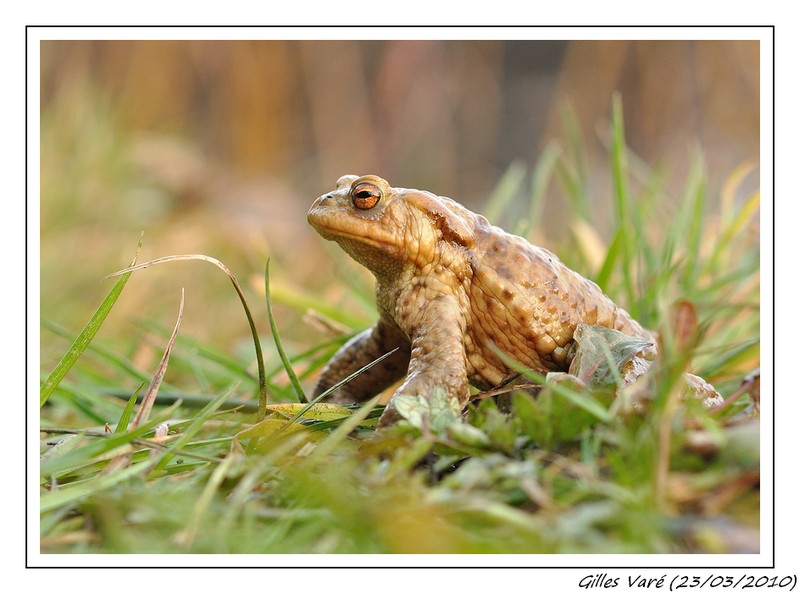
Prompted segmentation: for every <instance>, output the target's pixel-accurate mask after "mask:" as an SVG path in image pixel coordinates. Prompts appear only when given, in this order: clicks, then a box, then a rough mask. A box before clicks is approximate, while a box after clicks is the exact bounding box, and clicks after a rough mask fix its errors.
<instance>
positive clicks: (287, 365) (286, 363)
mask: <svg viewBox="0 0 800 594" xmlns="http://www.w3.org/2000/svg"><path fill="white" fill-rule="evenodd" d="M264 289H265V291H266V300H267V314H268V316H269V327H270V330H272V339H273V340H274V341H275V348H276V349H277V350H278V356H279V357H280V359H281V362H282V363H283V368H284V369H285V370H286V374H287V375H288V376H289V381H290V382H291V384H292V388H294V393H295V395H296V396H297V401H298V402H308V398H306V393H305V392H304V391H303V386H301V385H300V380H299V379H297V374H296V373H295V372H294V368H293V367H292V362H291V361H290V360H289V357H288V356H287V355H286V351H285V350H284V349H283V343H282V342H281V337H280V334H279V333H278V324H277V323H276V322H275V316H274V315H273V313H272V299H271V297H270V294H269V260H267V265H266V266H265V267H264ZM266 406H267V403H266V401H264V407H265V408H264V412H263V414H261V408H262V407H261V403H259V417H258V420H259V421H260V420H262V419H263V418H264V417H265V416H266Z"/></svg>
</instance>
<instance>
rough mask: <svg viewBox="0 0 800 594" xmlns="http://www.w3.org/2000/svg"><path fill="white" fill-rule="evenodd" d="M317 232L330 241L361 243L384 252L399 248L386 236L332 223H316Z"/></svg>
mask: <svg viewBox="0 0 800 594" xmlns="http://www.w3.org/2000/svg"><path fill="white" fill-rule="evenodd" d="M314 228H315V229H316V231H317V233H319V235H320V236H321V237H322V238H323V239H327V240H328V241H335V242H337V243H342V242H345V243H352V242H356V243H360V244H363V245H367V246H369V247H373V248H375V249H378V250H380V251H382V252H393V251H395V250H396V249H397V245H396V244H395V243H394V242H393V241H389V240H387V239H386V238H384V237H374V236H370V235H364V234H359V233H353V232H352V231H347V230H346V229H341V228H338V227H335V226H332V225H324V226H323V225H314Z"/></svg>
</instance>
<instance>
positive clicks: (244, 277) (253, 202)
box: [40, 40, 760, 371]
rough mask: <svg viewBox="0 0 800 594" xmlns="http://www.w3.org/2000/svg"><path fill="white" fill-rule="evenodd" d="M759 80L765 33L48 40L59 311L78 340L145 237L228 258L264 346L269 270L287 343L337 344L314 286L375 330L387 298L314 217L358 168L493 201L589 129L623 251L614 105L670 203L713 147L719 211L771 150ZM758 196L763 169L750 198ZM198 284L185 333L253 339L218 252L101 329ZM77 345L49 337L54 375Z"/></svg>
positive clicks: (109, 333) (54, 282)
mask: <svg viewBox="0 0 800 594" xmlns="http://www.w3.org/2000/svg"><path fill="white" fill-rule="evenodd" d="M759 80H760V72H759V42H758V41H435V40H431V41H424V40H423V41H158V40H152V41H69V40H64V41H42V42H41V124H42V125H41V263H40V272H41V312H42V317H43V318H44V319H47V320H51V321H54V322H56V323H57V324H59V325H62V326H64V327H66V328H67V329H68V330H69V331H71V332H73V336H74V334H76V333H77V332H78V331H79V330H80V329H81V328H82V326H83V325H84V324H85V323H86V321H87V320H88V319H89V317H90V316H91V314H92V313H93V312H94V309H95V308H96V307H97V306H98V305H99V303H100V301H101V300H102V298H103V297H104V295H105V294H106V293H107V292H108V290H110V288H111V286H112V281H105V282H103V283H101V282H100V281H101V279H102V277H103V276H105V275H106V274H108V273H111V272H114V271H116V270H119V269H121V268H124V267H125V266H127V265H128V263H129V262H130V261H131V259H132V257H133V255H134V253H135V251H136V244H137V241H138V240H139V236H140V234H141V233H142V232H144V247H143V249H142V254H141V255H140V257H139V261H140V262H141V261H145V260H148V259H152V258H156V257H160V256H165V255H170V254H183V253H204V254H206V255H209V256H213V257H216V258H218V259H220V260H222V261H223V262H224V263H225V264H226V265H227V266H228V267H229V268H230V269H231V270H232V271H233V272H234V274H236V275H237V277H238V278H239V280H240V282H241V283H242V284H243V285H246V287H247V290H248V292H249V300H250V302H251V307H252V308H253V310H254V313H255V315H256V319H257V323H258V324H259V327H260V328H261V329H262V331H263V332H264V333H265V334H266V333H267V328H268V324H267V321H266V316H265V313H264V311H263V310H264V307H263V300H262V299H263V298H262V297H261V295H260V293H259V289H258V287H259V284H260V285H261V287H262V292H263V270H264V264H265V262H266V260H267V258H269V259H270V269H271V272H272V281H273V284H274V290H275V291H276V295H277V297H278V299H277V301H278V305H277V306H278V308H279V310H280V314H281V317H280V320H281V324H282V325H284V324H285V325H286V326H290V325H291V326H292V327H293V329H292V330H287V338H286V340H288V342H289V346H290V348H293V349H295V348H301V344H302V343H303V341H305V340H307V341H308V342H309V343H310V344H313V343H314V342H315V341H317V342H318V341H319V336H318V334H315V332H316V330H315V329H314V328H312V327H310V326H309V325H308V324H302V323H300V322H301V319H302V315H303V312H302V307H284V308H283V309H281V304H285V303H286V302H289V301H291V302H292V303H294V304H297V303H299V302H301V301H298V299H299V298H300V297H301V296H303V295H320V294H322V295H323V297H322V298H323V299H324V300H325V301H327V302H329V303H332V304H337V305H338V306H339V307H341V308H343V309H345V310H347V311H348V312H349V313H351V314H352V317H353V318H354V319H355V320H356V321H360V320H363V321H364V323H365V324H366V323H369V321H370V316H371V313H370V311H369V305H368V303H367V300H359V299H354V298H352V297H348V296H347V294H348V293H350V292H351V291H349V290H348V289H346V288H343V285H342V283H335V284H333V283H331V281H332V280H333V279H334V277H335V276H337V275H342V274H346V275H353V276H355V277H356V280H355V281H353V282H355V283H364V284H365V285H368V284H369V282H370V281H369V276H368V274H366V273H365V272H364V271H361V270H359V269H357V268H356V267H355V266H353V267H352V268H350V267H349V266H350V265H349V264H346V263H344V260H343V259H340V258H338V257H337V256H336V255H334V250H335V247H334V248H332V247H331V246H326V245H323V242H322V240H320V239H319V238H317V237H316V236H315V234H314V232H313V231H312V230H311V229H310V228H309V227H308V225H307V224H306V220H305V213H306V211H307V210H308V207H309V206H310V204H311V202H312V201H313V200H314V198H316V197H317V196H319V195H320V194H322V193H324V192H326V191H328V190H330V189H333V188H334V187H335V182H336V180H337V178H338V177H339V176H341V175H343V174H346V173H354V174H366V173H374V174H377V175H380V176H381V177H384V178H385V179H387V180H388V181H389V182H390V183H391V184H392V185H395V186H400V187H416V188H421V189H426V190H430V191H432V192H434V193H436V194H440V195H445V196H450V197H452V198H455V199H456V200H459V201H460V202H462V203H464V204H465V205H467V206H468V207H470V208H472V209H473V210H478V211H480V210H481V208H482V206H484V205H485V204H486V202H487V200H488V198H489V196H490V195H491V193H492V191H493V189H494V188H495V187H496V186H497V184H498V183H499V181H500V180H501V179H502V178H503V176H504V174H506V173H507V172H509V171H513V172H516V173H515V175H518V176H527V178H528V179H529V178H530V175H531V172H532V171H533V169H534V167H535V166H536V164H537V161H538V159H539V156H540V155H541V154H542V152H543V151H544V150H545V148H546V147H559V146H562V144H563V143H564V142H565V140H564V139H565V137H566V136H569V133H570V131H571V133H572V134H573V137H574V135H575V134H578V135H579V136H580V137H581V138H582V147H583V154H584V157H585V166H586V171H587V172H588V176H589V179H590V184H589V188H590V192H591V195H592V199H593V202H592V204H593V205H594V209H593V213H592V215H593V217H594V218H595V219H596V220H597V222H598V229H599V230H600V234H601V239H607V237H605V238H603V237H602V234H603V230H604V222H605V221H607V220H608V211H609V209H610V206H609V205H610V204H611V202H610V200H611V192H612V186H611V181H610V168H609V164H608V146H609V120H610V108H611V100H612V94H613V93H615V92H619V93H620V95H621V98H622V104H623V107H624V115H625V126H626V135H627V142H628V145H629V146H630V148H631V150H632V151H633V153H634V154H635V155H636V156H637V158H639V159H641V161H642V162H643V163H646V164H648V165H649V166H650V167H654V168H656V169H657V170H658V171H659V175H660V179H661V180H662V183H663V186H664V187H665V188H666V189H667V190H668V193H671V194H672V195H676V196H677V195H679V194H680V191H681V188H682V185H683V182H684V179H685V176H686V172H687V168H688V167H689V162H690V151H691V149H692V147H694V146H699V147H700V148H701V149H702V151H703V154H704V156H705V161H706V165H707V168H708V191H709V197H710V200H713V199H714V198H715V197H716V196H717V195H718V193H719V191H720V188H721V187H722V185H723V183H724V181H725V179H726V178H727V177H728V176H729V175H730V174H731V172H732V171H733V170H734V169H735V168H736V167H737V166H739V165H741V164H742V163H743V162H746V161H749V160H755V161H756V162H757V160H758V158H759V132H760V131H759V113H760V105H759ZM565 128H566V132H567V134H566V136H565ZM559 143H561V144H559ZM758 184H759V179H758V174H757V172H756V173H755V174H753V175H751V176H750V177H749V178H748V179H747V180H746V183H744V184H743V186H742V189H743V193H749V192H750V191H752V190H753V189H754V188H757V187H758ZM550 193H551V194H552V197H551V199H550V200H548V202H547V205H546V209H545V220H546V221H547V226H546V235H545V236H543V237H542V238H541V240H542V243H544V244H545V245H546V246H547V247H550V248H551V249H556V250H557V249H558V245H559V242H560V241H561V239H562V238H563V237H564V235H565V234H567V233H568V229H569V226H568V221H567V218H568V217H567V215H566V214H565V210H564V207H565V204H563V201H560V200H559V199H558V196H559V193H558V188H557V184H556V183H555V182H554V183H552V184H551V187H550ZM523 194H524V195H523ZM526 195H527V192H521V193H520V196H519V200H520V201H524V200H526ZM512 211H513V207H512ZM493 222H495V223H498V224H503V222H504V221H502V220H499V221H493ZM562 258H563V256H562ZM343 267H347V268H346V269H343ZM343 270H344V272H343ZM181 287H185V289H186V293H187V297H186V299H187V303H186V312H185V314H184V322H183V333H185V334H188V335H190V336H193V337H197V338H198V339H201V340H212V341H214V342H215V343H216V344H217V345H218V346H219V347H220V348H221V349H223V350H224V349H225V348H231V349H233V350H236V349H242V350H243V352H244V350H245V349H247V348H248V347H247V344H248V338H247V333H248V328H247V325H246V321H245V318H244V316H243V314H242V312H241V308H240V306H239V304H238V301H237V299H236V297H235V294H234V292H233V291H232V289H231V287H230V283H229V282H228V281H227V279H226V278H225V277H224V276H223V275H222V274H221V273H220V272H218V271H217V270H215V269H213V268H212V267H210V266H208V265H207V264H203V263H199V262H184V263H172V264H167V265H164V266H161V267H156V268H153V269H149V270H146V271H142V272H137V273H135V274H134V276H133V277H132V278H131V280H130V281H129V283H128V286H127V287H126V289H125V291H124V292H123V295H122V297H121V298H120V301H119V303H118V305H117V306H116V307H115V309H114V311H113V312H112V314H111V316H110V317H109V320H108V322H107V323H106V325H105V326H104V327H103V328H102V329H101V333H100V337H105V339H107V340H110V341H113V340H115V339H117V338H119V337H125V336H127V337H130V336H132V335H135V333H137V332H141V331H142V330H141V325H140V324H139V323H138V322H137V320H140V319H141V318H143V317H144V318H152V319H154V320H158V321H159V323H162V324H164V325H168V326H171V325H172V324H173V323H174V319H175V316H176V315H177V307H178V302H179V299H180V289H181ZM282 295H292V296H293V297H292V299H288V298H281V296H282ZM348 299H349V300H348ZM132 322H133V323H132ZM295 322H297V324H295ZM295 326H296V328H295ZM295 343H296V344H295ZM67 344H68V342H66V341H65V339H63V338H61V337H59V336H57V335H56V334H54V333H53V332H52V330H43V331H42V357H43V362H42V365H43V369H44V370H46V371H49V368H51V367H52V365H51V364H52V363H53V362H54V361H57V360H58V357H60V355H61V354H62V353H63V351H64V348H65V346H66V345H67ZM249 348H250V349H252V345H250V347H249ZM145 350H146V349H145ZM131 356H133V357H134V359H136V357H138V356H139V355H137V354H136V353H132V354H131ZM149 356H150V355H147V354H146V353H145V354H143V355H141V357H140V358H141V362H142V364H146V363H145V362H146V359H147V358H148V357H149Z"/></svg>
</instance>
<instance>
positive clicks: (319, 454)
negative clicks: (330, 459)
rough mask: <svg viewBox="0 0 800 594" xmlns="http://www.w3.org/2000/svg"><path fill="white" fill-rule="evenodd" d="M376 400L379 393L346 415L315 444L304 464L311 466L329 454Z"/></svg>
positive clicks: (370, 408) (368, 411) (363, 417)
mask: <svg viewBox="0 0 800 594" xmlns="http://www.w3.org/2000/svg"><path fill="white" fill-rule="evenodd" d="M378 400H380V394H379V395H378V396H375V398H373V399H372V400H369V401H368V402H365V403H364V405H363V406H362V407H361V408H359V409H358V410H357V411H356V412H354V413H353V414H352V415H350V416H349V417H347V420H346V421H344V422H343V423H342V424H341V425H339V426H338V427H337V428H336V429H334V430H333V431H332V432H331V434H330V435H329V436H328V437H326V438H325V440H324V441H323V442H322V443H320V444H319V445H317V447H316V448H314V451H313V452H311V454H310V455H309V456H308V458H306V460H305V462H304V465H308V466H313V465H314V464H316V463H317V462H319V461H320V460H321V459H322V458H324V457H325V456H327V455H328V454H330V453H331V452H332V451H333V450H334V448H335V447H336V446H337V445H338V444H339V442H341V441H342V440H343V439H344V438H345V437H347V436H348V435H349V434H350V432H351V431H353V430H354V429H355V428H356V427H358V425H359V424H360V423H361V421H363V420H364V419H366V418H367V417H368V416H369V413H370V412H372V409H373V408H375V407H376V406H377V404H378Z"/></svg>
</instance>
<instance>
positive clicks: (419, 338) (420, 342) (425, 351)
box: [379, 295, 469, 427]
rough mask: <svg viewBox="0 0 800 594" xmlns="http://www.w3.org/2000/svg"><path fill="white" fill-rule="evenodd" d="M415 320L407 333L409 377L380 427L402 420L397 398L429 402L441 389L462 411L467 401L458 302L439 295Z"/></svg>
mask: <svg viewBox="0 0 800 594" xmlns="http://www.w3.org/2000/svg"><path fill="white" fill-rule="evenodd" d="M415 318H416V319H415V320H414V323H413V324H412V326H411V328H409V329H408V330H407V331H408V332H409V335H410V336H409V338H410V339H411V360H410V362H409V365H408V375H407V376H406V381H405V382H403V384H402V385H401V386H400V387H399V388H398V389H397V391H396V392H395V394H394V396H392V400H390V401H389V404H388V405H387V406H386V409H385V410H384V411H383V414H382V415H381V418H380V422H379V426H380V427H386V426H388V425H392V424H394V423H396V422H397V421H399V420H400V419H401V418H402V417H401V416H400V414H399V413H398V412H397V409H396V408H395V406H394V399H395V398H397V396H401V395H409V396H411V395H413V396H423V397H425V398H428V397H430V395H431V394H432V393H433V391H434V390H435V389H436V388H440V389H442V390H444V392H445V394H447V395H448V396H451V397H455V398H457V399H458V402H459V404H460V405H461V407H462V408H463V407H465V406H466V405H467V402H468V401H469V381H468V379H467V356H466V352H465V348H464V331H465V321H464V316H463V313H462V312H461V308H460V307H459V304H458V300H457V299H456V298H455V297H454V296H452V295H440V296H438V297H436V298H435V299H433V300H432V301H429V302H428V303H427V304H426V305H425V306H424V308H423V309H422V311H420V312H417V314H416V315H415Z"/></svg>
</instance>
